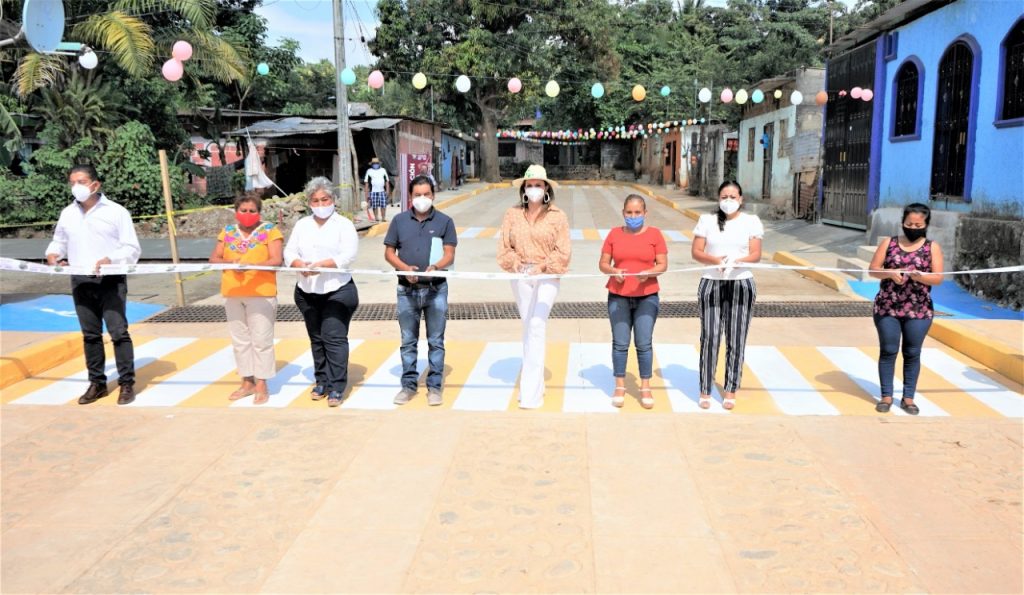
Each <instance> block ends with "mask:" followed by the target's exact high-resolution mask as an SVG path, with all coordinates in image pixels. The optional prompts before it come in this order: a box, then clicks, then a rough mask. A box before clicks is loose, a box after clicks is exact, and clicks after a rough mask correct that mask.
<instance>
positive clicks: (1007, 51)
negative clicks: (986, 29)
mask: <svg viewBox="0 0 1024 595" xmlns="http://www.w3.org/2000/svg"><path fill="white" fill-rule="evenodd" d="M1003 52H1004V54H1003V72H1002V73H1001V74H1002V77H1003V97H1002V103H1003V104H1002V109H1001V110H1000V116H1001V117H1000V119H1002V120H1012V119H1014V118H1022V117H1024V19H1018V20H1017V22H1016V23H1015V24H1014V25H1013V29H1012V30H1011V31H1010V33H1009V34H1008V35H1007V36H1006V39H1005V40H1003Z"/></svg>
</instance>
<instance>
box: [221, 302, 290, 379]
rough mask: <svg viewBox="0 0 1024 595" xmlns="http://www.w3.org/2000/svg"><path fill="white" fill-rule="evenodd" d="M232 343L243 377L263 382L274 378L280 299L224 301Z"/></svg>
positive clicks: (239, 370)
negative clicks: (275, 329) (276, 321)
mask: <svg viewBox="0 0 1024 595" xmlns="http://www.w3.org/2000/svg"><path fill="white" fill-rule="evenodd" d="M224 310H225V312H226V314H227V318H228V331H230V333H231V344H232V346H233V347H234V348H235V364H236V365H237V366H238V375H239V376H241V377H242V378H249V377H250V376H254V377H256V378H257V379H259V380H266V379H268V378H273V377H274V374H275V373H277V362H275V361H274V320H276V319H277V298H276V297H229V298H224Z"/></svg>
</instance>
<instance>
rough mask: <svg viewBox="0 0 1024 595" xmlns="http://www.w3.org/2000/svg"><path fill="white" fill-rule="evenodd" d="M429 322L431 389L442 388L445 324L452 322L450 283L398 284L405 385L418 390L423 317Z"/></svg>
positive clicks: (428, 385) (428, 356) (429, 383)
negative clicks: (449, 295)
mask: <svg viewBox="0 0 1024 595" xmlns="http://www.w3.org/2000/svg"><path fill="white" fill-rule="evenodd" d="M421 316H422V317H423V318H425V319H426V321H427V347H428V349H427V359H428V361H429V362H430V371H429V372H427V388H435V389H438V390H440V389H441V384H442V380H443V379H444V327H445V324H446V323H447V321H448V283H447V282H444V283H440V284H438V285H437V286H434V287H429V286H421V287H411V286H405V285H399V286H398V326H399V328H401V329H402V386H403V387H405V388H409V389H412V390H416V385H417V384H419V377H420V375H419V372H418V371H417V370H416V359H417V357H418V356H419V354H418V353H417V349H416V344H417V343H418V342H419V340H420V317H421Z"/></svg>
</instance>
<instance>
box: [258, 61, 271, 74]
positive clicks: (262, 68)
mask: <svg viewBox="0 0 1024 595" xmlns="http://www.w3.org/2000/svg"><path fill="white" fill-rule="evenodd" d="M256 73H257V74H259V75H260V76H267V75H268V74H270V65H269V64H267V63H266V62H260V63H259V64H257V65H256Z"/></svg>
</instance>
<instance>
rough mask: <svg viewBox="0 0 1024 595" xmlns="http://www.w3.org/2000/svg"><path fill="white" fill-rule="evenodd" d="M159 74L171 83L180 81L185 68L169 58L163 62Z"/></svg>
mask: <svg viewBox="0 0 1024 595" xmlns="http://www.w3.org/2000/svg"><path fill="white" fill-rule="evenodd" d="M160 72H162V73H163V75H164V78H165V79H167V80H169V81H171V82H172V83H173V82H174V81H177V80H180V79H181V75H183V74H185V67H184V66H182V65H181V62H178V61H177V60H175V59H174V58H171V59H170V60H168V61H166V62H164V65H163V67H162V68H161V69H160Z"/></svg>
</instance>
